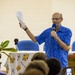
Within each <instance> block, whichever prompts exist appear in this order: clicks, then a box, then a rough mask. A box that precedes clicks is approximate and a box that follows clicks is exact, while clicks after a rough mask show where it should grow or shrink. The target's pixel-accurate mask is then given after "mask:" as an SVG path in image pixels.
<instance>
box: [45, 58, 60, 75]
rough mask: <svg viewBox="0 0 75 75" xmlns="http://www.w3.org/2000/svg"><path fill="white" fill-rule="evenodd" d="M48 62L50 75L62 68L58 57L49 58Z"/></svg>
mask: <svg viewBox="0 0 75 75" xmlns="http://www.w3.org/2000/svg"><path fill="white" fill-rule="evenodd" d="M46 63H47V65H48V67H49V73H48V75H57V74H59V72H60V70H61V64H60V61H59V60H58V59H56V58H49V59H47V60H46Z"/></svg>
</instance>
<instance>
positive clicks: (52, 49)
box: [35, 25, 72, 68]
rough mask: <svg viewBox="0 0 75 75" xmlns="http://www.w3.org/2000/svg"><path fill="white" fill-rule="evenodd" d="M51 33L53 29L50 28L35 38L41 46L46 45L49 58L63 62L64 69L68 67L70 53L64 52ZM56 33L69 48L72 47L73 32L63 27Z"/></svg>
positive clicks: (45, 48)
mask: <svg viewBox="0 0 75 75" xmlns="http://www.w3.org/2000/svg"><path fill="white" fill-rule="evenodd" d="M51 31H52V28H48V29H46V30H44V31H43V32H42V33H41V34H40V35H38V36H36V37H35V38H36V40H37V42H38V43H39V44H42V43H45V44H44V50H45V53H46V55H47V58H51V57H54V58H57V59H58V60H59V61H60V62H61V64H62V68H64V67H65V66H68V51H67V50H63V49H62V48H61V47H60V46H59V44H58V42H57V41H56V40H55V39H54V38H53V37H52V36H51ZM56 33H57V35H58V37H59V38H60V39H61V40H62V41H63V42H64V43H65V44H67V45H68V46H69V45H70V40H71V36H72V32H71V30H70V29H69V28H66V27H64V26H62V25H61V26H60V28H59V30H58V31H57V32H56Z"/></svg>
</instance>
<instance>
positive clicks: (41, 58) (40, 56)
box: [31, 52, 46, 61]
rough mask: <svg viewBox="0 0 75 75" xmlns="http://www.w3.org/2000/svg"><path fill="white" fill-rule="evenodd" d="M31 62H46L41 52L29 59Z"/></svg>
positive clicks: (44, 55)
mask: <svg viewBox="0 0 75 75" xmlns="http://www.w3.org/2000/svg"><path fill="white" fill-rule="evenodd" d="M33 60H44V61H45V60H46V54H45V53H43V52H37V53H35V54H34V55H33V57H32V58H31V61H33Z"/></svg>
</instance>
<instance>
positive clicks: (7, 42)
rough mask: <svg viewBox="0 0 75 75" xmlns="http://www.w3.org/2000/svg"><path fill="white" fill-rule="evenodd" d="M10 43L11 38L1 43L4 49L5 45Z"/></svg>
mask: <svg viewBox="0 0 75 75" xmlns="http://www.w3.org/2000/svg"><path fill="white" fill-rule="evenodd" d="M8 44H9V40H6V41H5V42H2V43H1V48H2V49H4V48H5V47H7V46H8Z"/></svg>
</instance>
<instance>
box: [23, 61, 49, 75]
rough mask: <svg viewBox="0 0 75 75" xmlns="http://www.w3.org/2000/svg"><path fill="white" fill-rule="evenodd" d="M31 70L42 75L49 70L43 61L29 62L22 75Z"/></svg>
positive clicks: (45, 74)
mask: <svg viewBox="0 0 75 75" xmlns="http://www.w3.org/2000/svg"><path fill="white" fill-rule="evenodd" d="M31 69H37V70H39V71H41V72H42V73H43V74H44V75H47V74H48V72H49V68H48V66H47V64H46V63H45V61H43V60H40V61H39V60H34V61H31V62H30V63H29V64H28V65H27V67H26V69H25V71H24V73H25V72H27V71H28V70H31Z"/></svg>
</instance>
